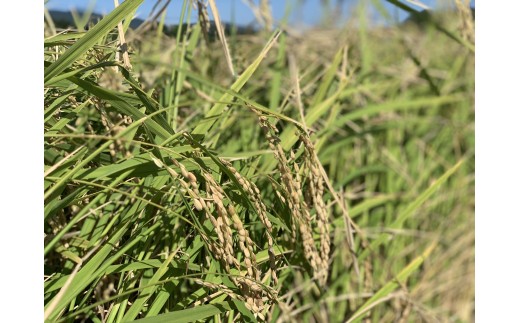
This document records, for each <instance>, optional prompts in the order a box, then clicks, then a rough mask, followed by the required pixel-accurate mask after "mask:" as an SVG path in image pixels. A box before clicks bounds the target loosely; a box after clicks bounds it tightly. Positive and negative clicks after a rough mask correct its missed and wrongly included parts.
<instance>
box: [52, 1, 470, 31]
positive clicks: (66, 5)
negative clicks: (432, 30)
mask: <svg viewBox="0 0 520 323" xmlns="http://www.w3.org/2000/svg"><path fill="white" fill-rule="evenodd" d="M156 1H157V0H145V1H144V2H143V4H142V5H141V6H140V7H139V9H138V12H137V15H138V17H139V18H142V19H145V18H146V17H147V16H148V14H149V13H150V11H151V10H152V8H153V6H154V4H155V2H156ZM120 2H121V1H120ZM165 2H166V0H162V1H161V3H165ZM182 2H183V1H182V0H172V1H171V3H170V5H169V6H168V10H167V15H166V21H167V23H169V24H172V23H177V22H178V21H179V18H180V10H181V8H182ZM189 2H191V0H190V1H189ZM216 2H217V6H218V9H219V13H220V15H221V18H222V20H224V21H231V20H232V17H233V16H234V17H235V18H234V19H235V21H236V22H237V23H238V24H240V25H247V24H249V23H252V22H254V20H255V18H254V15H253V13H252V12H251V10H250V8H249V7H248V6H247V5H246V4H245V3H244V2H245V1H243V0H217V1H216ZM255 2H256V3H258V0H256V1H255ZM329 2H330V3H332V4H333V5H334V4H335V3H336V0H330V1H329ZM381 2H382V3H383V5H384V6H385V7H386V8H387V10H388V12H389V13H390V14H392V16H393V17H398V18H399V20H403V19H405V18H406V17H407V14H406V12H404V11H402V10H400V9H396V8H395V7H394V6H393V5H391V4H389V3H387V2H386V1H384V0H382V1H381ZM402 2H403V3H405V4H408V5H410V6H411V7H414V8H415V9H419V10H421V9H420V7H417V6H414V5H411V4H410V2H408V1H406V0H402ZM411 2H412V1H411ZM420 2H421V3H423V4H425V5H427V6H429V7H431V8H433V9H438V8H441V7H443V6H446V5H450V4H452V3H453V0H452V1H447V0H421V1H420ZM89 3H93V4H94V6H95V9H94V11H95V12H98V13H101V14H107V13H109V12H110V11H111V10H112V9H113V8H114V1H113V0H97V1H96V0H49V1H48V2H47V4H46V7H47V8H48V9H56V10H69V9H71V8H76V9H78V10H84V9H85V8H86V7H88V5H89ZM358 3H359V1H358V0H345V1H343V5H342V7H341V15H342V17H348V15H349V14H351V13H352V10H353V8H355V7H356V5H357V4H358ZM471 4H472V6H475V1H474V0H472V1H471ZM287 5H292V6H294V7H295V8H296V9H295V10H293V14H292V16H291V22H292V23H293V24H298V23H300V24H305V25H314V24H316V23H318V22H319V21H320V19H321V17H322V16H323V14H324V10H323V8H324V7H323V5H322V4H321V1H320V0H304V1H302V0H271V6H272V9H273V15H274V18H275V19H278V20H280V19H282V18H283V15H284V12H285V8H286V6H287ZM208 9H209V8H208ZM208 11H210V10H208ZM195 19H196V18H195V15H193V19H192V21H194V20H195Z"/></svg>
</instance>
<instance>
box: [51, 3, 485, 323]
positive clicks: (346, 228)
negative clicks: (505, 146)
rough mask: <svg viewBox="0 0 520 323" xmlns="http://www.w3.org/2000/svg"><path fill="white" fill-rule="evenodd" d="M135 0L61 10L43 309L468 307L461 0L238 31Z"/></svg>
mask: <svg viewBox="0 0 520 323" xmlns="http://www.w3.org/2000/svg"><path fill="white" fill-rule="evenodd" d="M389 2H390V3H391V4H393V5H396V6H400V7H404V8H407V10H409V11H413V10H414V9H413V8H411V7H409V6H408V4H407V2H404V1H403V2H400V1H389ZM141 3H142V0H126V1H124V2H122V3H121V4H120V5H119V6H117V7H116V8H115V9H114V10H113V11H112V12H110V13H109V14H108V15H106V16H105V17H103V19H101V20H100V21H99V22H97V23H95V24H94V23H89V24H88V25H87V28H84V27H85V26H84V25H81V24H80V25H79V26H76V28H75V29H67V30H61V29H60V28H58V27H56V26H55V25H54V23H53V21H52V18H51V17H50V16H49V15H46V17H45V39H44V46H45V49H44V64H45V76H44V105H45V106H44V129H45V133H44V149H45V155H44V157H45V160H44V170H45V172H44V189H45V191H44V197H45V208H44V223H45V224H44V226H45V242H44V255H45V259H44V271H45V278H44V303H45V321H46V322H110V323H112V322H130V321H134V320H135V321H137V322H143V323H152V322H195V321H197V322H223V321H227V322H235V321H237V322H257V321H260V322H262V321H269V322H473V321H474V312H475V307H474V298H475V295H474V294H475V292H474V276H475V268H474V255H475V248H474V245H475V234H474V208H475V198H474V187H475V176H474V172H475V166H474V165H475V163H474V156H475V149H474V146H475V144H474V142H475V135H474V132H475V130H474V119H475V118H474V106H475V94H474V87H475V73H474V64H475V56H474V26H473V19H474V18H473V16H472V12H471V10H470V9H469V4H468V3H467V2H465V1H462V0H461V1H458V0H457V1H455V3H454V11H453V12H440V13H434V14H433V15H432V17H431V19H428V20H425V21H424V22H423V23H422V24H419V23H414V22H413V21H409V22H406V23H402V24H393V25H385V26H374V25H372V24H371V23H370V21H369V19H368V18H367V17H368V16H367V15H368V14H367V7H366V6H365V5H363V3H364V2H360V4H359V6H358V9H357V11H356V14H355V15H353V18H352V19H350V20H349V21H346V22H345V24H344V26H343V27H334V28H333V27H330V26H329V27H325V26H316V27H314V28H312V29H308V30H305V31H301V30H298V29H295V28H294V27H291V25H288V24H285V23H284V22H283V21H282V22H279V23H275V21H274V19H273V15H272V12H271V9H270V6H269V2H268V1H260V2H259V4H258V7H257V8H256V9H257V11H256V13H257V15H258V20H259V22H260V24H261V26H262V28H260V30H258V32H256V33H251V34H244V33H239V32H238V27H237V26H235V25H231V28H225V26H224V22H222V21H221V20H220V19H219V13H218V2H216V1H212V0H210V1H208V3H207V5H206V3H205V2H204V1H193V2H191V1H184V4H183V13H184V14H183V16H182V17H181V19H182V21H185V20H184V19H185V18H186V19H188V20H189V18H190V17H192V13H196V14H197V17H198V18H197V19H196V20H194V21H187V23H186V24H181V25H179V27H177V28H176V30H175V33H174V34H173V35H167V34H165V33H164V31H165V29H166V28H167V27H166V26H165V23H164V18H163V19H160V20H159V22H156V23H151V24H146V23H145V24H144V25H142V26H141V27H138V28H135V29H134V28H130V21H131V17H133V16H134V14H135V12H136V10H137V9H138V7H139V5H140V4H141ZM376 7H377V6H376ZM381 8H382V9H381V10H384V7H381ZM210 14H211V17H212V18H211V20H210ZM381 14H384V11H383V12H382V13H381ZM159 17H160V16H159ZM163 17H164V16H163Z"/></svg>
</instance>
